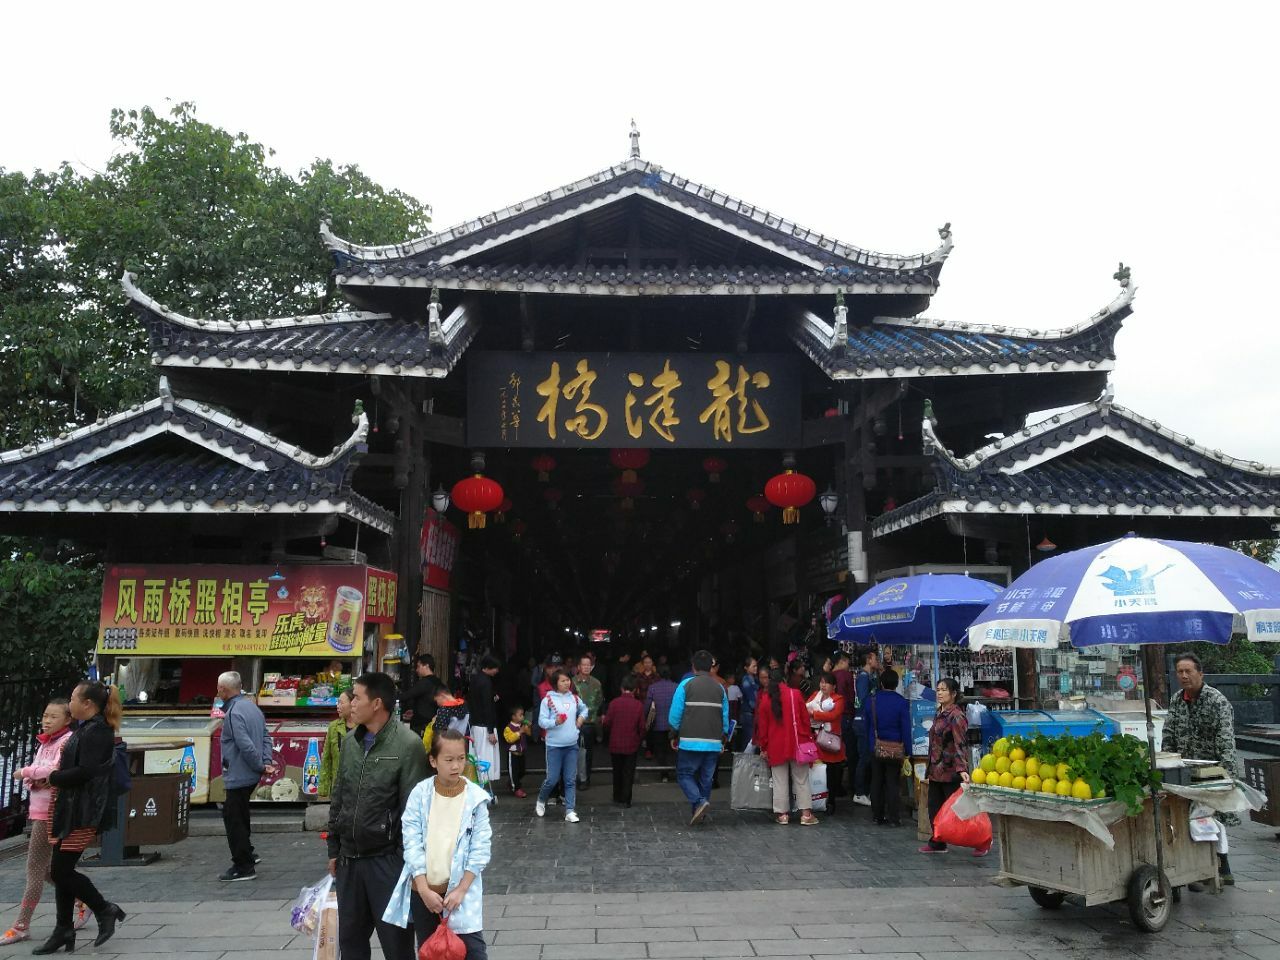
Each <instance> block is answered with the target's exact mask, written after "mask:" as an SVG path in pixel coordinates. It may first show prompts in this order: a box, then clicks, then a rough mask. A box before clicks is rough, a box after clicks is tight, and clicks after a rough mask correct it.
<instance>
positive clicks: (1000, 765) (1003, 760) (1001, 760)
mask: <svg viewBox="0 0 1280 960" xmlns="http://www.w3.org/2000/svg"><path fill="white" fill-rule="evenodd" d="M1008 772H1009V758H1008V757H997V758H996V773H1008Z"/></svg>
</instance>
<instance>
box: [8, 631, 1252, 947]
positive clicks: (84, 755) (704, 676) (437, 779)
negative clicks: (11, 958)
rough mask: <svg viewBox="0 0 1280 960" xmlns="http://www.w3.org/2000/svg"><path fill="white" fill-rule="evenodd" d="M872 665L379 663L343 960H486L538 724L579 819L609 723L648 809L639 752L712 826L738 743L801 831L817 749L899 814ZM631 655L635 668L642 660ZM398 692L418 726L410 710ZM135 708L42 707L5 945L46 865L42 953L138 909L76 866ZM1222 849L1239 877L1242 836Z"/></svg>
mask: <svg viewBox="0 0 1280 960" xmlns="http://www.w3.org/2000/svg"><path fill="white" fill-rule="evenodd" d="M857 661H858V662H857V664H856V666H855V665H854V664H853V662H852V660H851V657H850V656H849V655H848V654H846V653H839V654H837V655H836V656H835V657H834V659H833V660H832V661H830V662H826V663H823V664H822V669H820V670H818V671H817V672H816V676H810V671H809V667H808V665H807V663H806V660H805V658H802V657H792V658H790V659H789V660H788V661H787V662H785V663H784V662H779V661H777V660H770V661H769V662H768V663H763V664H762V663H759V662H757V661H756V660H755V659H754V658H746V659H745V661H744V662H743V664H742V667H741V670H740V671H735V670H725V669H722V668H721V667H720V664H719V662H718V661H717V659H716V658H715V657H714V656H713V655H712V654H711V653H710V652H708V651H706V650H699V651H697V652H696V653H694V654H693V656H692V658H691V660H690V663H689V669H688V670H687V671H685V672H683V674H682V676H681V677H680V679H679V681H678V682H677V681H675V680H673V679H672V669H671V665H670V664H667V663H662V662H655V661H654V660H653V659H652V658H650V657H648V656H647V655H645V656H642V657H641V658H639V659H638V660H637V664H636V667H635V668H630V669H625V670H620V671H617V672H616V673H615V674H614V675H613V676H610V675H609V674H606V680H605V681H604V682H602V681H601V680H600V679H599V678H597V677H595V676H594V675H593V674H594V671H595V668H596V658H595V657H594V655H593V654H591V653H590V652H587V653H585V654H583V655H582V656H581V657H580V658H578V660H577V661H576V664H575V665H574V670H573V672H572V673H570V671H569V668H568V667H566V666H565V664H564V663H563V661H562V660H561V658H559V657H550V658H548V661H547V663H546V665H545V668H544V669H543V671H542V674H541V678H540V679H539V681H538V684H537V686H536V688H533V689H531V691H530V692H531V694H532V696H531V697H530V698H529V699H531V700H532V702H527V701H526V700H525V698H523V697H520V696H519V695H517V697H516V698H514V699H509V700H507V702H505V703H504V702H503V700H504V697H503V693H502V691H501V688H500V685H499V684H498V683H497V682H496V681H497V678H498V677H499V675H500V673H501V665H500V664H499V663H498V661H497V660H494V659H492V658H485V659H484V660H482V661H481V663H480V668H479V672H478V673H477V675H476V677H475V678H473V680H472V681H471V683H470V684H469V689H468V691H467V696H466V697H461V696H456V695H455V693H454V692H453V691H452V690H450V689H449V688H448V687H447V686H446V685H445V684H444V683H443V682H442V681H441V680H439V679H438V678H436V677H435V669H434V668H435V664H434V662H433V661H432V660H431V658H430V657H429V656H422V657H419V658H418V661H417V679H416V682H415V683H414V684H413V686H412V687H411V689H410V690H408V691H401V690H399V689H398V688H397V686H396V683H395V682H394V681H393V679H392V678H391V677H390V676H388V675H386V674H383V673H366V674H364V675H362V676H360V677H358V678H357V679H356V680H355V682H354V684H353V685H352V687H351V689H350V691H349V692H347V693H344V694H343V695H342V696H341V697H340V698H339V702H338V708H337V713H338V716H337V717H336V718H335V720H334V721H333V724H332V725H331V727H330V729H329V736H328V737H327V738H326V744H325V751H324V758H323V764H322V769H321V773H320V784H321V792H322V794H324V795H326V796H327V797H328V798H329V800H330V808H329V825H328V834H327V844H328V856H329V871H330V873H331V874H332V875H333V876H334V878H335V886H336V890H337V894H338V914H339V920H338V930H339V934H338V937H339V949H340V952H341V955H342V956H343V957H344V958H346V960H360V958H368V957H369V956H370V952H371V940H372V937H373V936H374V935H375V934H376V935H377V937H378V940H379V943H380V945H381V948H382V952H383V956H385V957H388V958H398V960H410V958H412V957H413V956H414V955H415V953H416V949H417V948H418V947H421V945H422V943H423V942H425V940H426V939H427V938H428V937H430V936H431V935H432V933H433V932H435V930H436V928H437V927H438V926H439V924H440V923H441V920H442V918H444V917H447V918H448V924H449V928H450V930H452V931H453V933H455V934H457V935H458V936H459V937H460V938H461V940H462V942H463V944H464V945H465V948H466V956H467V957H468V958H471V960H476V958H481V960H483V958H484V957H486V956H487V954H486V949H485V944H484V939H483V917H482V898H483V884H482V879H481V878H482V875H483V871H484V869H485V867H486V866H487V864H488V862H489V856H490V845H491V840H492V830H491V827H490V824H489V803H490V801H491V800H492V799H493V796H492V794H491V793H490V792H489V790H488V789H486V788H485V787H483V786H482V785H481V784H480V783H478V782H476V781H477V780H479V779H480V778H479V777H477V776H476V775H475V765H476V763H477V756H478V755H480V754H483V755H484V756H485V757H486V758H487V760H486V761H485V762H486V763H489V764H491V769H492V770H493V771H495V774H500V773H501V771H502V769H503V764H502V760H503V758H504V757H505V759H506V764H505V769H506V776H507V778H508V779H507V782H508V784H509V787H510V790H511V792H512V794H513V795H514V796H515V797H517V798H524V797H526V796H527V795H526V793H525V791H524V790H523V788H522V786H521V782H522V778H523V776H524V773H525V769H524V768H525V756H526V751H527V750H528V748H529V744H530V742H531V740H532V739H533V738H534V737H535V736H539V737H541V738H542V739H543V741H544V742H545V747H546V776H545V778H544V780H543V782H542V784H541V786H540V788H539V790H538V794H537V799H536V801H535V804H534V814H535V815H536V816H538V817H543V816H545V815H546V812H547V808H548V804H549V803H551V802H552V801H553V800H556V799H557V798H558V802H559V803H562V804H563V805H564V807H565V815H564V819H565V820H566V821H567V822H569V823H576V822H578V820H579V817H578V814H577V812H576V799H577V793H578V790H579V789H581V788H586V787H589V786H590V782H591V781H590V777H591V770H592V763H591V757H590V751H591V750H592V749H593V747H594V745H595V743H596V740H597V736H598V737H599V740H600V742H601V743H602V744H603V745H604V746H605V748H606V749H607V750H608V751H609V754H610V758H611V766H612V786H613V796H612V799H613V802H614V803H615V804H618V805H621V806H624V807H626V806H630V805H631V802H632V795H633V787H634V783H635V777H636V769H637V762H638V759H639V757H640V756H641V755H642V754H643V755H644V756H645V757H646V758H648V759H654V760H657V761H658V766H659V767H660V770H661V773H662V776H663V779H664V780H665V779H667V778H668V776H669V774H670V773H671V771H674V775H675V779H676V782H677V783H678V784H679V786H680V788H681V790H682V791H683V793H684V795H685V797H686V799H687V800H688V802H689V805H690V821H689V822H690V825H694V824H697V823H699V822H700V821H702V820H704V819H705V817H706V815H707V812H708V810H709V808H710V805H711V792H712V790H713V789H714V786H715V776H716V770H717V766H718V761H719V758H720V756H721V754H722V752H723V751H725V750H726V749H729V748H731V747H734V748H737V749H745V750H757V751H758V752H759V753H760V755H761V757H762V759H763V760H764V762H765V763H766V764H767V766H768V767H769V770H770V773H771V778H772V784H773V804H772V807H773V815H774V818H775V820H776V822H777V823H779V824H788V823H790V822H791V816H792V813H793V811H798V813H799V823H800V824H801V825H804V826H814V825H817V824H818V822H819V821H818V818H817V817H816V816H815V815H814V811H813V795H812V789H811V783H810V776H811V772H812V769H813V765H814V764H815V763H819V762H820V763H822V764H824V765H825V766H826V767H827V768H828V770H829V771H830V775H829V778H828V785H829V788H830V789H831V793H832V794H833V795H837V796H839V795H848V794H849V793H851V794H852V795H853V798H854V802H855V804H859V805H865V806H868V807H869V808H870V810H871V818H872V822H873V823H875V824H877V825H880V826H891V827H892V826H898V825H899V824H900V822H901V821H900V812H899V795H900V782H899V777H900V775H901V772H902V768H903V764H904V759H905V758H906V757H907V756H909V755H910V754H911V752H912V751H911V746H912V730H911V716H910V710H909V707H908V703H907V700H906V699H905V698H904V697H903V696H902V695H901V693H899V691H898V686H899V684H900V682H901V678H900V677H899V675H898V673H897V671H895V670H894V669H893V668H892V666H891V665H888V664H881V663H880V662H879V660H878V657H877V654H876V652H875V651H867V652H864V653H863V654H861V655H860V656H859V657H858V658H857ZM619 662H620V663H622V664H624V665H626V664H628V663H629V658H626V657H625V656H624V657H620V658H619ZM1176 667H1177V675H1178V679H1179V683H1180V686H1181V691H1180V692H1179V694H1178V696H1177V697H1176V698H1175V699H1174V701H1173V702H1172V703H1171V705H1170V707H1171V709H1170V717H1169V723H1168V725H1167V727H1166V729H1165V735H1164V744H1163V746H1164V748H1165V749H1170V750H1178V751H1180V752H1181V753H1182V754H1183V755H1185V756H1188V757H1193V758H1195V759H1209V760H1216V761H1219V762H1221V763H1223V764H1224V766H1226V768H1227V769H1228V770H1233V771H1234V769H1235V746H1234V735H1233V734H1234V731H1233V729H1232V716H1231V706H1230V703H1229V702H1228V701H1227V700H1226V698H1225V697H1223V696H1222V694H1221V693H1220V692H1219V691H1217V690H1215V689H1213V688H1212V687H1210V686H1208V685H1207V684H1205V683H1204V673H1203V669H1202V668H1201V665H1200V663H1199V661H1198V660H1197V659H1196V658H1195V657H1194V656H1193V655H1190V654H1182V655H1179V657H1178V658H1177V664H1176ZM615 683H616V686H615ZM218 693H219V696H220V697H221V698H222V699H223V701H224V706H223V711H224V714H225V717H224V720H223V724H222V732H221V745H222V768H223V769H222V775H223V779H224V782H225V784H226V788H227V801H226V803H225V804H224V807H223V818H224V823H225V825H226V833H227V842H228V846H229V849H230V853H231V859H232V863H231V867H230V868H229V869H228V870H227V872H226V873H224V874H223V875H222V876H221V877H220V879H221V880H224V881H235V880H244V879H252V878H253V877H254V876H255V875H256V874H255V873H254V870H255V865H256V863H257V862H258V860H259V858H258V856H257V854H256V853H255V852H254V848H253V844H252V839H251V834H250V822H249V796H250V794H251V792H252V789H253V788H254V786H256V784H257V783H258V781H259V780H260V778H261V777H262V776H263V775H264V774H269V773H271V772H272V770H273V768H272V752H271V741H270V738H269V737H268V736H267V734H266V727H265V721H264V718H263V715H262V712H261V711H260V710H259V709H258V707H257V705H256V704H255V703H254V702H253V700H252V698H250V697H247V696H245V695H244V692H243V689H242V684H241V679H240V676H239V675H238V674H236V673H233V672H228V673H224V674H222V675H221V676H220V677H219V678H218ZM934 695H935V697H936V702H937V713H936V716H935V718H934V720H933V722H932V724H931V726H930V729H929V735H928V742H929V749H928V760H927V765H926V777H927V780H928V792H927V803H928V813H929V818H930V822H932V821H933V820H934V819H935V818H936V816H937V814H938V812H939V810H940V809H941V808H942V806H943V804H944V803H945V802H946V800H947V799H948V798H949V797H950V796H951V795H952V794H954V793H955V792H956V790H958V789H959V788H960V785H961V783H963V782H964V781H966V780H968V757H969V749H968V741H967V734H968V729H967V721H966V716H965V711H964V709H963V704H962V700H961V695H960V688H959V684H958V683H957V682H956V681H955V680H953V679H949V678H944V679H942V680H940V681H939V682H938V684H937V688H936V691H934ZM402 696H403V697H404V701H405V703H406V708H405V710H404V712H403V716H404V719H405V722H401V721H400V720H399V719H398V718H397V711H398V710H399V707H400V704H401V700H402ZM503 714H505V715H506V716H505V719H504V717H503ZM120 718H121V706H120V701H119V698H118V696H117V694H116V692H115V690H114V688H111V687H108V686H105V685H103V684H101V683H98V682H96V681H93V682H84V683H81V684H79V685H77V686H76V688H75V690H74V691H73V693H72V695H71V697H70V699H69V700H66V699H54V700H51V701H50V702H49V704H48V706H47V707H46V709H45V712H44V716H43V718H42V722H41V733H40V734H39V735H38V738H37V739H38V747H37V750H36V753H35V756H34V758H33V760H32V762H31V764H30V765H28V766H24V767H22V768H21V769H19V770H17V771H16V772H15V773H14V776H15V778H16V779H19V780H21V781H22V782H23V783H24V785H25V786H26V787H27V789H28V791H29V795H30V812H29V817H30V820H31V822H32V830H31V841H30V843H29V845H28V852H27V885H26V889H25V891H24V894H23V898H22V902H21V906H20V911H19V916H18V920H17V922H16V923H15V924H14V925H13V927H11V928H10V929H9V930H7V931H6V932H5V934H4V936H3V938H2V939H0V942H2V943H4V944H13V943H18V942H21V941H24V940H27V939H30V924H31V919H32V916H33V914H34V911H35V908H36V906H37V905H38V903H39V901H40V898H41V895H42V891H43V887H44V883H45V881H46V878H47V879H50V880H52V882H53V885H54V889H55V894H56V914H55V926H54V929H53V931H52V933H51V934H50V936H49V938H48V939H47V940H46V941H45V942H44V943H43V944H42V945H41V946H39V947H38V948H36V949H35V950H34V951H33V953H34V954H36V955H46V954H51V953H55V952H57V951H59V950H64V949H65V950H66V951H67V952H68V953H70V952H72V951H74V949H75V944H76V938H77V932H78V931H79V930H80V929H81V928H82V927H83V926H84V925H85V924H86V923H87V921H88V917H89V915H90V914H92V915H93V916H94V918H95V919H96V921H97V936H96V937H95V939H94V945H95V946H101V945H102V944H104V943H106V942H107V941H108V940H110V939H111V937H112V936H113V935H114V933H115V930H116V926H117V924H119V923H120V922H122V921H123V920H125V912H124V911H123V910H122V909H121V908H120V907H119V906H118V905H117V904H115V903H112V902H110V901H108V900H107V899H106V898H105V897H104V896H103V895H102V893H101V892H100V891H99V890H98V889H97V887H96V886H95V885H94V884H93V882H92V881H91V880H90V879H89V878H88V877H86V876H85V875H84V874H83V873H80V872H78V871H77V870H76V867H77V865H78V863H79V860H80V857H81V855H82V854H83V852H84V851H85V849H86V848H87V847H89V846H90V845H92V844H93V843H94V842H95V841H96V840H97V838H98V836H99V834H100V833H101V832H102V831H104V830H106V829H109V828H111V827H112V826H113V825H114V818H115V811H116V803H115V798H116V797H117V796H119V795H120V793H121V792H122V789H123V787H122V786H121V785H122V783H125V782H126V778H127V773H125V772H124V771H122V769H121V768H122V765H123V764H122V761H123V758H124V752H123V748H122V745H121V740H120V737H119V729H120ZM846 783H847V789H846V787H845V784H846ZM1226 816H1229V815H1226ZM1224 819H1225V817H1224ZM989 849H990V844H989V843H988V844H987V845H986V846H985V847H979V848H978V849H976V850H974V851H973V854H974V855H975V856H985V855H986V854H987V853H988V851H989ZM946 850H947V846H946V844H945V843H944V842H942V841H940V840H939V839H937V838H936V837H933V838H931V839H930V840H929V841H928V842H927V843H926V844H925V845H924V846H923V847H921V848H920V852H921V853H924V854H938V853H944V852H946ZM1218 854H1219V856H1220V871H1221V874H1222V876H1224V878H1226V880H1227V882H1230V865H1229V862H1228V860H1227V843H1226V835H1225V831H1224V832H1223V833H1222V835H1221V837H1220V839H1219V840H1218ZM1193 887H1194V885H1193Z"/></svg>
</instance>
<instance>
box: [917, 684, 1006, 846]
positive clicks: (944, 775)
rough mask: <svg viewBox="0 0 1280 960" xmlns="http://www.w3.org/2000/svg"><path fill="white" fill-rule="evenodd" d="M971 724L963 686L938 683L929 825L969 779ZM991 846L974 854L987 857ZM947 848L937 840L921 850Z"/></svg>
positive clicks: (931, 742)
mask: <svg viewBox="0 0 1280 960" xmlns="http://www.w3.org/2000/svg"><path fill="white" fill-rule="evenodd" d="M968 733H969V721H968V719H967V718H966V717H965V715H964V706H963V704H962V703H961V697H960V684H959V683H957V682H956V681H955V680H952V679H951V678H950V677H945V678H943V679H942V680H939V681H938V715H937V716H936V717H934V719H933V726H931V727H930V728H929V823H930V824H932V823H933V821H934V818H935V817H937V815H938V811H939V810H941V809H942V805H943V804H944V803H946V802H947V798H948V797H950V796H951V795H952V794H953V793H955V792H956V791H957V790H959V789H960V782H961V780H962V779H963V778H964V777H967V776H968V775H969V761H968V759H967V756H966V755H967V753H968V747H967V746H966V743H965V739H966V737H967V736H968ZM990 849H991V844H987V845H986V846H985V847H979V848H978V849H977V850H974V851H973V855H974V856H975V857H984V856H986V855H987V852H988V851H989V850H990ZM946 851H947V845H946V844H945V843H943V842H942V841H941V840H939V839H937V837H930V838H929V842H928V843H926V844H925V845H924V846H923V847H921V848H920V852H921V853H946Z"/></svg>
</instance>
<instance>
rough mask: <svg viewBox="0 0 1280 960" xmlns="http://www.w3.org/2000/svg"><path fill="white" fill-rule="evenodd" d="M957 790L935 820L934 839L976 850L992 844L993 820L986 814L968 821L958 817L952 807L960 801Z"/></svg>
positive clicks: (948, 798)
mask: <svg viewBox="0 0 1280 960" xmlns="http://www.w3.org/2000/svg"><path fill="white" fill-rule="evenodd" d="M960 794H961V791H960V790H957V791H956V792H955V793H953V794H952V795H951V796H949V797H947V802H946V803H944V804H943V805H942V809H941V810H939V811H938V815H937V816H936V817H934V818H933V839H935V840H938V841H940V842H942V843H954V844H955V845H956V846H957V847H973V848H974V849H975V850H976V849H978V848H980V847H985V846H988V845H990V843H991V818H990V817H988V816H987V815H986V814H985V813H980V814H978V815H977V816H976V817H971V818H970V819H968V820H961V819H960V818H959V817H958V816H956V813H955V811H954V810H953V809H952V807H954V806H955V804H956V801H957V800H959V799H960Z"/></svg>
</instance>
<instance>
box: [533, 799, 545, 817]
mask: <svg viewBox="0 0 1280 960" xmlns="http://www.w3.org/2000/svg"><path fill="white" fill-rule="evenodd" d="M533 812H534V813H536V814H537V815H538V816H540V817H545V816H546V815H547V805H546V804H545V803H543V802H542V801H541V800H539V801H538V802H537V803H535V804H534V805H533Z"/></svg>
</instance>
